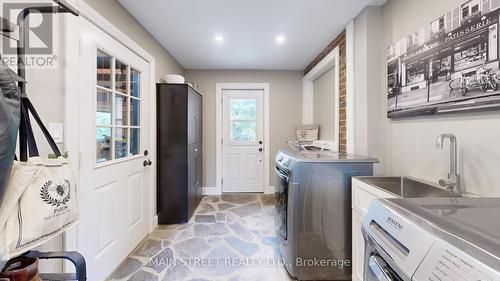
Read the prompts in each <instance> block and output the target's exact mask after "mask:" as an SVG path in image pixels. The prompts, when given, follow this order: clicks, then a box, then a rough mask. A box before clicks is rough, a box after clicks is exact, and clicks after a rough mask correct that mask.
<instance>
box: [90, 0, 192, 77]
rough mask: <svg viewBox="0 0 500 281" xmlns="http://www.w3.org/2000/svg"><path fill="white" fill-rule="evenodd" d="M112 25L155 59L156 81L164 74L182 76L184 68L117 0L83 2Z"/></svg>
mask: <svg viewBox="0 0 500 281" xmlns="http://www.w3.org/2000/svg"><path fill="white" fill-rule="evenodd" d="M85 2H87V3H88V4H89V5H90V6H92V8H94V9H95V10H96V11H98V12H99V13H100V14H101V15H103V16H104V17H105V18H106V19H107V20H109V21H110V22H111V23H112V24H114V25H115V26H116V27H118V28H119V29H120V30H121V31H123V32H124V33H125V34H126V35H127V36H129V37H130V38H132V39H134V40H135V41H136V42H137V43H138V44H139V45H141V46H142V47H143V48H144V49H145V50H146V51H148V52H149V53H150V54H151V55H152V56H153V57H155V58H156V81H159V80H160V79H162V78H163V77H164V76H165V74H170V73H174V74H179V75H184V68H183V67H182V66H181V65H180V64H179V63H178V62H177V60H176V59H175V58H174V57H173V56H172V55H171V54H170V53H169V52H168V51H167V50H166V49H165V48H163V47H162V46H161V45H160V43H158V41H157V40H156V39H155V38H154V37H153V36H152V35H151V34H150V33H149V32H148V31H147V30H146V29H145V28H144V27H143V26H142V25H141V24H140V23H139V22H138V21H137V20H136V19H135V18H134V17H133V16H132V15H131V14H130V13H129V12H128V11H127V9H125V8H124V7H123V6H122V5H121V4H120V3H119V2H118V1H117V0H85Z"/></svg>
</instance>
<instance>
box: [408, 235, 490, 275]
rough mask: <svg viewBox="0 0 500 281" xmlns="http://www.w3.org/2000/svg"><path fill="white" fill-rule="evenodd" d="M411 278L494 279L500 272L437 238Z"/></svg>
mask: <svg viewBox="0 0 500 281" xmlns="http://www.w3.org/2000/svg"><path fill="white" fill-rule="evenodd" d="M412 280H415V281H445V280H449V281H453V280H463V281H477V280H481V281H495V280H500V273H498V272H495V271H494V270H493V269H491V268H489V267H487V266H486V265H484V264H482V263H480V262H479V261H477V260H476V259H474V258H472V257H470V256H469V255H467V254H466V253H464V252H463V251H461V250H460V249H458V248H456V247H454V246H452V245H450V244H448V243H446V242H445V241H443V240H441V239H437V240H436V241H435V243H434V245H433V246H432V248H431V250H430V251H429V253H428V254H427V255H426V256H425V258H424V260H423V261H422V263H421V264H420V266H419V268H418V269H417V272H416V273H415V275H414V276H413V278H412Z"/></svg>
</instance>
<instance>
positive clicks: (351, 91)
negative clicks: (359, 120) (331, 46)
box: [345, 20, 356, 154]
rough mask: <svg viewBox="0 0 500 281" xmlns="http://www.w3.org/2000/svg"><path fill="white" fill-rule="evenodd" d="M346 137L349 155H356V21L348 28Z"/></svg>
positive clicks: (351, 22) (348, 25)
mask: <svg viewBox="0 0 500 281" xmlns="http://www.w3.org/2000/svg"><path fill="white" fill-rule="evenodd" d="M345 41H346V74H345V76H346V127H347V128H346V130H347V131H346V137H347V145H346V146H347V153H350V154H353V153H354V141H355V140H354V139H355V133H354V132H355V129H356V128H355V123H356V122H355V119H354V117H355V115H356V108H355V100H356V96H355V87H354V75H355V74H354V67H355V66H354V65H355V64H354V59H355V58H354V20H351V21H350V22H349V23H348V24H347V26H346V40H345Z"/></svg>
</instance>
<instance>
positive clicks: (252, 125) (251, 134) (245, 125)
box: [231, 121, 256, 142]
mask: <svg viewBox="0 0 500 281" xmlns="http://www.w3.org/2000/svg"><path fill="white" fill-rule="evenodd" d="M255 139H256V122H255V121H231V141H236V142H255Z"/></svg>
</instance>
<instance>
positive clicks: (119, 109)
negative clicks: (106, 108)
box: [115, 93, 128, 126]
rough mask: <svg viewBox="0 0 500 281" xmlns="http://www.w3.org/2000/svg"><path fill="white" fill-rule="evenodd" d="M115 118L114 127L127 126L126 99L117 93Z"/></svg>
mask: <svg viewBox="0 0 500 281" xmlns="http://www.w3.org/2000/svg"><path fill="white" fill-rule="evenodd" d="M115 116H116V120H115V125H117V126H124V125H128V98H127V97H125V96H123V95H120V94H118V93H117V94H115Z"/></svg>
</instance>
